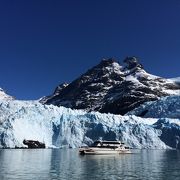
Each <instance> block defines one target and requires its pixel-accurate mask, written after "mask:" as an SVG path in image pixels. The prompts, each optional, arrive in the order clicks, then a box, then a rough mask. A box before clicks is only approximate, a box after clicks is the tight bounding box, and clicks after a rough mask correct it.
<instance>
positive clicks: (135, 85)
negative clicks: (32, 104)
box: [40, 57, 180, 115]
mask: <svg viewBox="0 0 180 180" xmlns="http://www.w3.org/2000/svg"><path fill="white" fill-rule="evenodd" d="M179 94H180V84H178V83H176V82H175V81H174V80H171V79H165V78H161V77H158V76H154V75H152V74H149V73H147V72H146V71H145V70H144V68H143V65H142V64H140V63H139V61H138V59H137V58H136V57H127V58H126V59H125V60H124V62H123V63H122V65H121V64H119V63H118V62H116V61H115V60H114V59H103V60H102V61H101V62H100V64H98V65H97V66H95V67H93V68H92V69H90V70H88V71H87V72H86V73H85V74H83V75H81V76H80V77H79V78H77V79H76V80H74V81H73V82H71V83H70V84H61V85H59V86H58V87H57V88H56V90H55V92H54V93H53V94H52V95H50V96H47V97H44V98H42V99H41V100H40V102H41V103H43V104H53V105H56V106H64V107H68V108H72V109H84V110H86V111H99V112H102V113H113V114H121V115H124V114H125V113H127V112H129V111H131V110H133V109H134V108H136V107H138V106H140V105H141V104H143V103H144V102H148V101H154V100H157V99H159V98H160V97H163V96H169V95H179Z"/></svg>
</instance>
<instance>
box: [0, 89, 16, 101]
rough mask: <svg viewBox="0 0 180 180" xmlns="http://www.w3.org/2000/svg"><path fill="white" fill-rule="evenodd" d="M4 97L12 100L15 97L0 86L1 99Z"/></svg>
mask: <svg viewBox="0 0 180 180" xmlns="http://www.w3.org/2000/svg"><path fill="white" fill-rule="evenodd" d="M3 99H4V100H12V99H14V98H13V97H12V96H10V95H8V94H6V93H5V91H4V90H3V89H2V88H0V100H3Z"/></svg>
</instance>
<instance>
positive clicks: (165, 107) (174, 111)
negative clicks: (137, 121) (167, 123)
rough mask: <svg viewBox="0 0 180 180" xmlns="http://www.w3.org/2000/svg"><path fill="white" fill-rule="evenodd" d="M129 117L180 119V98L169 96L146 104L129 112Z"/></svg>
mask: <svg viewBox="0 0 180 180" xmlns="http://www.w3.org/2000/svg"><path fill="white" fill-rule="evenodd" d="M127 115H136V116H141V117H144V118H149V117H151V118H173V119H180V96H177V95H175V96H167V97H162V98H160V99H158V100H156V101H149V102H146V103H144V104H142V105H140V106H139V107H138V108H136V109H134V110H132V111H130V112H128V113H127Z"/></svg>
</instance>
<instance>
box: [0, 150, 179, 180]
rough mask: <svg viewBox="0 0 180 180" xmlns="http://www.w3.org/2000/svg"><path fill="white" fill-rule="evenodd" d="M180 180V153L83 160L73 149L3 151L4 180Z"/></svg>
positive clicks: (0, 177) (0, 161) (146, 152)
mask: <svg viewBox="0 0 180 180" xmlns="http://www.w3.org/2000/svg"><path fill="white" fill-rule="evenodd" d="M4 179H5V180H6V179H8V180H11V179H18V180H20V179H22V180H26V179H33V180H36V179H37V180H46V179H48V180H51V179H53V180H55V179H62V180H64V179H73V180H74V179H83V180H84V179H85V180H87V179H94V180H95V179H108V180H109V179H114V180H116V179H123V180H126V179H132V180H135V179H138V180H139V179H143V180H145V179H148V180H150V179H155V180H156V179H162V180H165V179H168V180H171V179H172V180H176V179H177V180H179V179H180V151H173V150H168V151H164V150H142V151H140V150H139V151H136V152H135V153H134V154H122V155H109V156H105V155H99V156H98V155H97V156H93V155H89V156H80V155H79V154H78V150H73V149H68V150H65V149H36V150H30V149H26V150H25V149H13V150H10V149H9V150H8V149H7V150H0V180H4Z"/></svg>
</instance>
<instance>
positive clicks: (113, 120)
mask: <svg viewBox="0 0 180 180" xmlns="http://www.w3.org/2000/svg"><path fill="white" fill-rule="evenodd" d="M0 114H1V116H0V147H1V148H3V147H12V148H13V147H15V146H17V147H21V146H23V144H22V141H23V139H33V140H39V141H42V142H45V144H46V146H48V147H63V146H65V147H73V148H74V147H79V146H81V145H88V144H90V143H91V142H92V141H94V140H97V139H99V138H101V139H106V140H122V141H124V142H125V143H127V144H128V145H129V146H130V147H135V148H152V149H154V148H156V149H161V148H167V147H168V146H171V144H170V143H168V142H169V141H168V142H167V141H166V139H165V138H164V136H163V133H162V132H163V127H164V125H166V127H171V126H173V127H174V126H176V127H174V128H175V129H176V130H177V133H175V136H178V133H179V132H180V129H179V130H178V128H179V121H180V120H179V119H165V118H164V119H158V118H156V119H155V118H141V117H137V116H134V115H128V116H121V115H113V114H101V113H99V112H90V113H87V112H85V111H82V110H71V109H69V108H65V107H57V106H53V105H42V104H41V103H39V102H37V101H18V100H3V99H2V100H0ZM164 135H165V134H164ZM173 137H174V134H173V135H172V138H173ZM179 144H180V142H179V139H178V137H176V139H175V141H174V142H173V145H172V147H177V148H178V147H179Z"/></svg>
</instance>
